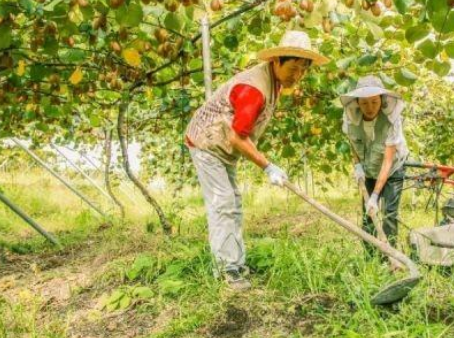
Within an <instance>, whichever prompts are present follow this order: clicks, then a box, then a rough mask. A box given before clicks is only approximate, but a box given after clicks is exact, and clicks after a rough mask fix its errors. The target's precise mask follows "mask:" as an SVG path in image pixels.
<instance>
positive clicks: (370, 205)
mask: <svg viewBox="0 0 454 338" xmlns="http://www.w3.org/2000/svg"><path fill="white" fill-rule="evenodd" d="M377 212H378V194H377V193H375V192H374V193H372V195H370V197H369V200H368V201H367V203H366V213H367V214H368V215H369V216H373V215H376V214H377Z"/></svg>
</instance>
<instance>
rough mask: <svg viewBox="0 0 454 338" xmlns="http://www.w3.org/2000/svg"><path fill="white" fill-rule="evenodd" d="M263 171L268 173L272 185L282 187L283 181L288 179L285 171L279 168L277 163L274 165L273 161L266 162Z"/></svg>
mask: <svg viewBox="0 0 454 338" xmlns="http://www.w3.org/2000/svg"><path fill="white" fill-rule="evenodd" d="M264 171H265V173H266V174H267V175H268V179H269V180H270V183H271V184H273V185H278V186H280V187H282V186H283V185H284V182H285V181H286V180H287V179H288V177H287V174H286V173H285V171H284V170H282V169H281V168H279V167H278V166H277V165H274V164H273V163H270V164H268V165H267V166H266V167H265V169H264Z"/></svg>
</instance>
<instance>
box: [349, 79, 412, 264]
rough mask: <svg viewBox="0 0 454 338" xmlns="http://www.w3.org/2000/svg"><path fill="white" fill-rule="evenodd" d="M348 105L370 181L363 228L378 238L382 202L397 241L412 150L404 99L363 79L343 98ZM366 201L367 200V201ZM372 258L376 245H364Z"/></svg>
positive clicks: (360, 163) (356, 149)
mask: <svg viewBox="0 0 454 338" xmlns="http://www.w3.org/2000/svg"><path fill="white" fill-rule="evenodd" d="M341 102H342V105H343V106H344V115H343V127H342V128H343V132H344V133H345V134H347V136H348V138H349V140H350V143H351V146H352V151H353V158H354V161H355V163H356V164H355V166H354V176H355V179H356V181H357V182H358V183H359V182H360V181H364V182H365V185H366V189H367V192H368V194H369V196H370V197H369V200H368V201H367V202H366V203H365V205H363V228H364V229H365V230H366V231H367V232H368V233H370V234H373V235H375V236H376V229H375V227H374V225H373V222H372V219H371V217H370V215H371V214H376V213H377V212H378V211H379V205H378V203H379V201H380V200H381V201H382V208H381V209H382V216H383V230H384V233H385V234H386V237H387V238H388V241H389V243H390V244H391V245H393V246H395V245H396V240H397V225H398V208H399V202H400V197H401V194H402V187H403V179H404V162H405V159H406V158H407V156H408V149H407V145H406V141H405V137H404V134H403V129H402V116H401V113H402V110H403V109H404V102H403V101H402V99H401V98H400V96H399V95H397V94H395V93H393V92H391V91H389V90H386V89H385V88H384V86H383V83H382V81H381V80H380V79H379V78H377V77H375V76H366V77H363V78H360V79H359V81H358V84H357V88H356V89H355V90H353V91H352V92H350V93H347V94H345V95H343V96H341ZM363 204H364V203H363ZM364 245H365V249H366V253H367V254H368V256H370V255H372V254H374V248H373V247H372V246H371V245H370V244H368V243H364Z"/></svg>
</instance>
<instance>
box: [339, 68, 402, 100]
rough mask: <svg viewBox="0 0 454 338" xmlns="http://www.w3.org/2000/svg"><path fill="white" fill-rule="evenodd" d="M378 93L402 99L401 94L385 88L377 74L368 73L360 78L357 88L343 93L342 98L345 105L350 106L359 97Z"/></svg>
mask: <svg viewBox="0 0 454 338" xmlns="http://www.w3.org/2000/svg"><path fill="white" fill-rule="evenodd" d="M378 95H388V96H392V97H394V98H396V99H400V98H401V97H400V95H399V94H396V93H394V92H392V91H390V90H388V89H386V88H385V86H384V85H383V82H382V81H381V80H380V79H379V78H378V77H376V76H373V75H368V76H365V77H362V78H360V79H359V80H358V83H357V85H356V89H354V90H352V91H351V92H349V93H347V94H344V95H341V97H340V100H341V102H342V105H343V106H344V107H346V106H348V105H349V104H350V103H351V102H352V101H354V100H356V99H357V98H365V97H371V96H378Z"/></svg>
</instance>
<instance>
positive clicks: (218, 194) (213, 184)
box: [190, 148, 246, 275]
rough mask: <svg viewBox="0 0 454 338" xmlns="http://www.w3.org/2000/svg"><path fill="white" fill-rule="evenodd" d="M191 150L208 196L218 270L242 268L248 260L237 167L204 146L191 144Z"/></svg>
mask: <svg viewBox="0 0 454 338" xmlns="http://www.w3.org/2000/svg"><path fill="white" fill-rule="evenodd" d="M190 153H191V157H192V161H193V162H194V165H195V168H196V170H197V177H198V179H199V183H200V186H201V188H202V194H203V198H204V200H205V207H206V212H207V219H208V234H209V242H210V247H211V252H212V254H213V255H214V258H215V260H216V263H217V269H215V271H214V273H215V275H218V273H219V272H222V271H228V270H238V269H239V268H241V267H243V266H244V264H245V258H246V251H245V247H244V241H243V226H242V219H243V212H242V204H241V195H240V191H239V189H238V187H237V185H236V182H235V175H236V168H235V167H234V166H230V165H227V164H224V163H223V162H222V161H221V160H219V159H218V158H216V157H214V156H213V155H211V154H209V153H208V152H206V151H203V150H199V149H196V148H190ZM216 270H217V271H216Z"/></svg>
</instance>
